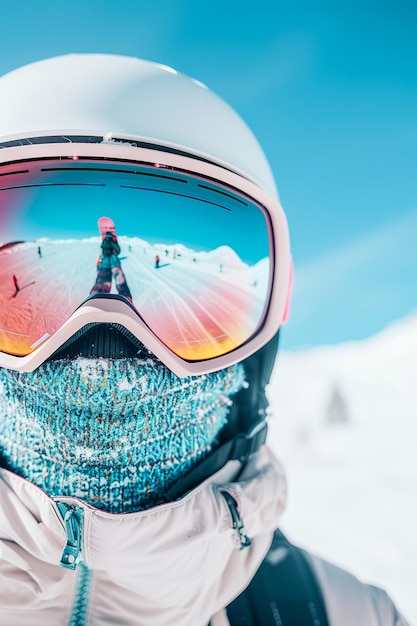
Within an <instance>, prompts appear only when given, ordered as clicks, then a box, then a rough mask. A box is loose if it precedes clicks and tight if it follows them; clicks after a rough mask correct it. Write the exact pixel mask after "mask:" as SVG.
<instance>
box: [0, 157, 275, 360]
mask: <svg viewBox="0 0 417 626" xmlns="http://www.w3.org/2000/svg"><path fill="white" fill-rule="evenodd" d="M269 257H270V252H269V237H268V226H267V218H266V215H265V212H264V211H263V210H262V209H261V208H260V207H259V206H258V205H257V204H255V203H254V202H253V201H251V200H249V199H248V198H246V197H245V196H242V195H238V194H236V193H235V192H233V191H232V190H230V189H228V188H227V187H223V186H220V185H219V184H217V183H212V182H210V181H207V180H204V179H201V178H199V177H197V176H191V175H187V174H183V173H178V172H172V171H170V170H168V169H162V168H161V169H160V170H158V169H157V168H155V167H154V168H151V167H142V166H138V165H131V164H125V163H115V162H111V163H109V162H81V161H75V162H73V161H58V160H57V161H51V160H48V161H39V162H35V163H31V164H30V165H27V164H25V166H23V167H22V166H16V165H15V166H8V169H6V168H3V172H2V176H1V178H0V351H2V352H7V353H9V354H15V355H20V356H22V355H26V354H29V353H30V352H32V351H33V350H35V349H36V347H37V346H38V345H40V344H41V343H43V342H44V341H45V340H46V339H47V338H48V337H50V336H52V335H53V334H54V333H55V332H56V331H57V330H58V329H59V328H60V327H61V326H62V324H63V323H64V322H65V321H66V320H67V319H68V318H69V317H70V316H71V314H72V313H73V312H74V310H75V309H76V308H77V307H78V306H79V305H80V304H81V303H82V302H84V301H85V300H86V298H89V297H91V296H93V297H94V296H95V295H96V294H101V295H102V294H118V295H119V296H121V297H123V298H125V299H127V300H128V301H129V302H130V303H132V304H133V306H134V307H135V308H136V310H137V312H138V314H139V315H140V317H141V318H142V319H143V320H144V322H145V323H146V324H147V326H148V327H149V328H150V329H151V331H152V332H153V333H154V334H155V335H156V336H157V337H158V338H159V339H160V340H161V341H162V342H163V343H164V344H165V345H166V346H167V347H168V348H169V349H170V350H171V351H172V352H174V353H175V354H176V355H178V356H180V357H182V358H183V359H186V360H191V361H195V360H205V359H210V358H213V357H216V356H220V355H222V354H226V353H227V352H229V351H231V350H233V349H234V348H236V347H238V346H240V345H242V344H243V343H244V342H245V341H247V340H248V339H249V338H250V337H251V336H252V335H253V333H254V332H255V331H256V329H257V328H258V326H259V324H260V323H261V321H262V317H263V314H264V312H265V308H266V306H267V301H268V297H269V280H270V261H269Z"/></svg>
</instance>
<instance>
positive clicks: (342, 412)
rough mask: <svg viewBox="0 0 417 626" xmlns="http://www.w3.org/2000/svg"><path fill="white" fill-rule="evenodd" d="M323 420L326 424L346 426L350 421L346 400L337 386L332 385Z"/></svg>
mask: <svg viewBox="0 0 417 626" xmlns="http://www.w3.org/2000/svg"><path fill="white" fill-rule="evenodd" d="M325 420H326V423H327V424H347V423H348V422H349V421H350V419H349V413H348V408H347V403H346V400H345V398H344V396H343V394H342V392H341V390H340V387H339V385H337V384H334V385H333V389H332V392H331V395H330V400H329V403H328V405H327V411H326V415H325Z"/></svg>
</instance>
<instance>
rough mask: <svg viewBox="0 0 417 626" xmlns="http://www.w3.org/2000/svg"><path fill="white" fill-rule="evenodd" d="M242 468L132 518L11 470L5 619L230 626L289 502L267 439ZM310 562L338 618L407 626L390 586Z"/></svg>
mask: <svg viewBox="0 0 417 626" xmlns="http://www.w3.org/2000/svg"><path fill="white" fill-rule="evenodd" d="M240 469H241V468H240V464H239V462H237V461H230V462H229V463H228V464H227V465H226V466H225V467H224V468H222V469H221V470H220V471H219V472H217V473H216V474H215V475H213V476H212V477H210V479H208V480H207V481H205V482H204V483H203V484H201V485H200V486H199V487H197V488H196V489H194V490H193V491H191V492H190V493H188V494H187V495H186V496H184V497H183V498H182V499H180V500H178V501H175V502H172V503H169V504H163V505H160V506H157V507H155V508H152V509H150V510H146V511H141V512H138V513H130V514H120V515H113V514H109V513H105V512H103V511H100V510H98V509H94V508H93V507H90V506H88V505H86V504H85V503H83V502H82V501H80V500H77V499H76V498H69V497H61V498H50V497H49V496H48V495H47V494H46V493H45V492H43V491H42V490H41V489H39V488H38V487H36V486H34V485H33V484H31V483H30V482H28V481H26V480H24V479H23V478H20V477H18V476H16V475H15V474H13V473H12V472H10V471H8V470H5V469H1V470H0V615H1V618H0V620H1V624H4V625H5V626H45V625H46V624H47V625H53V626H67V625H68V626H105V625H106V626H109V625H112V626H207V625H208V624H209V622H210V621H211V624H212V625H213V626H220V625H227V624H228V621H227V617H226V613H225V611H223V608H224V607H226V606H227V605H228V604H229V603H230V602H231V601H232V600H233V599H234V598H235V597H236V596H237V595H239V594H240V593H241V592H242V590H243V589H244V588H245V587H246V586H247V584H248V583H249V581H250V580H251V579H252V577H253V575H254V573H255V572H256V570H257V569H258V567H259V565H260V563H261V562H262V560H263V559H264V557H265V555H266V553H267V551H268V549H269V547H270V544H271V540H272V536H273V531H274V530H275V528H277V526H278V525H279V520H280V517H281V514H282V511H283V510H284V507H285V501H286V481H285V476H284V473H283V471H282V468H281V466H280V465H279V463H278V462H277V461H276V460H275V458H274V457H273V456H272V454H271V453H270V452H269V450H268V449H267V448H266V447H265V446H264V447H263V448H262V449H261V450H260V451H259V452H258V453H257V454H256V455H253V457H252V458H251V460H250V462H249V463H248V465H247V466H246V467H245V469H244V471H243V473H242V474H240V475H239V479H238V480H236V481H235V478H236V476H237V474H238V473H239V471H240ZM233 521H234V524H233ZM249 538H250V540H251V542H252V544H251V545H250V546H248V545H247V544H249V543H250V541H249ZM242 546H246V549H240V548H241V547H242ZM309 558H310V559H311V563H312V565H313V567H314V570H315V571H316V573H317V575H318V578H319V581H320V584H321V587H322V590H323V593H324V599H325V603H326V608H327V610H328V614H329V622H330V624H331V626H347V625H349V626H352V624H355V626H360V625H361V624H363V625H364V626H400V625H401V626H403V625H405V624H406V622H405V621H404V620H402V618H401V617H400V616H398V615H397V613H396V611H395V608H394V607H393V605H392V603H391V601H390V600H389V598H388V596H387V595H386V594H385V593H384V592H383V591H381V590H379V589H374V588H373V587H367V586H365V585H361V584H360V583H359V582H358V581H357V580H356V579H355V578H354V577H353V576H351V575H349V574H347V573H346V572H343V571H341V570H339V569H338V568H335V567H333V566H332V565H330V564H327V563H325V562H323V561H321V560H320V559H317V558H316V557H311V556H310V557H309ZM60 563H61V564H63V565H66V567H60ZM74 567H75V569H71V568H74ZM260 626H262V625H260Z"/></svg>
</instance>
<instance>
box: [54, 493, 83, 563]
mask: <svg viewBox="0 0 417 626" xmlns="http://www.w3.org/2000/svg"><path fill="white" fill-rule="evenodd" d="M56 505H57V507H58V511H59V513H60V514H61V517H62V520H63V522H64V525H65V531H66V533H67V543H66V544H65V547H64V551H63V552H62V556H61V561H60V563H59V565H60V566H61V567H65V568H66V569H72V570H74V569H75V568H76V567H77V563H78V562H79V561H80V559H81V542H82V521H83V515H84V509H83V508H82V507H80V506H75V505H74V504H67V503H66V502H59V501H56Z"/></svg>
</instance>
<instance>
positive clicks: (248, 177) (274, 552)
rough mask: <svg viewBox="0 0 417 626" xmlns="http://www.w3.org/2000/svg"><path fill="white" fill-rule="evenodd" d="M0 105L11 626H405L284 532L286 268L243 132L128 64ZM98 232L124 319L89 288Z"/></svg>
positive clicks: (259, 162)
mask: <svg viewBox="0 0 417 626" xmlns="http://www.w3.org/2000/svg"><path fill="white" fill-rule="evenodd" d="M0 93H1V98H0V112H1V115H0V157H1V164H0V170H1V171H0V174H1V176H0V191H1V194H0V198H1V204H0V285H1V289H0V410H1V416H2V417H1V422H0V449H1V454H2V458H1V461H2V462H1V466H2V467H1V469H0V507H1V515H0V554H1V560H0V607H1V613H2V620H3V623H5V624H8V625H9V626H13V625H16V626H24V625H25V624H30V625H31V626H37V625H39V626H41V625H42V626H44V624H57V625H58V624H59V625H60V624H71V625H77V626H78V625H82V624H89V625H90V626H101V625H102V624H103V625H104V624H115V625H116V624H117V625H125V626H138V625H143V626H153V625H155V626H156V625H158V626H163V625H167V626H168V625H169V626H173V625H181V626H187V625H190V626H207V625H208V624H211V625H212V626H220V625H227V624H230V625H234V624H247V625H249V624H259V625H262V626H268V624H297V625H300V626H303V625H304V624H306V625H307V624H316V625H317V624H321V625H322V626H324V625H325V624H329V625H330V626H344V625H345V624H349V625H350V624H359V623H361V624H381V625H387V626H388V625H394V624H395V625H397V626H399V625H400V624H406V621H405V620H404V618H402V617H401V616H400V615H399V613H398V611H397V610H396V608H395V607H394V605H393V603H392V601H391V600H390V598H389V597H388V596H387V594H386V593H385V592H383V591H382V590H380V589H377V588H375V587H372V586H366V585H363V584H362V583H360V582H359V581H358V580H356V578H354V577H353V576H352V575H350V574H349V573H347V572H344V571H342V570H340V569H339V568H337V567H335V566H333V565H331V564H329V563H327V562H325V561H322V560H321V559H319V558H317V557H316V556H313V555H311V554H307V553H306V552H304V551H302V550H299V549H298V548H296V547H295V546H293V545H292V544H291V543H290V542H289V541H288V540H287V539H286V537H285V536H284V535H283V534H282V533H281V532H280V531H279V530H278V529H279V525H280V518H281V515H282V513H283V511H284V508H285V501H286V479H285V474H284V471H283V468H282V467H281V465H280V463H279V462H278V461H277V460H276V459H275V457H274V456H273V455H272V453H271V451H270V450H269V448H268V446H267V445H266V444H265V438H266V431H267V426H266V414H267V400H266V396H265V386H266V385H267V384H268V381H269V378H270V375H271V370H272V367H273V364H274V361H275V356H276V351H277V345H278V335H279V332H280V327H281V325H282V324H283V322H284V321H285V319H286V316H287V312H288V305H289V295H290V288H291V273H292V270H291V267H292V265H291V254H290V241H289V234H288V227H287V222H286V218H285V214H284V211H283V209H282V207H281V205H280V203H279V200H278V195H277V190H276V187H275V183H274V179H273V176H272V173H271V170H270V168H269V165H268V163H267V160H266V158H265V156H264V154H263V152H262V149H261V147H260V146H259V144H258V142H257V140H256V139H255V137H254V136H253V134H252V133H251V131H250V130H249V129H248V127H247V126H246V125H245V124H244V122H243V121H242V120H241V119H240V117H239V116H238V115H237V114H236V113H235V112H234V111H233V110H232V109H231V108H230V107H229V106H228V105H227V104H226V103H225V102H223V100H221V99H220V98H219V97H218V96H216V95H215V94H214V93H212V92H211V91H210V90H209V89H207V88H206V87H205V86H204V85H202V84H201V83H199V82H198V81H195V80H193V79H190V78H188V77H186V76H184V75H182V74H179V73H177V72H175V71H174V70H172V69H171V68H167V67H165V66H161V65H158V64H155V63H151V62H148V61H143V60H140V59H134V58H129V57H122V56H115V55H100V54H97V55H94V54H92V55H66V56H62V57H56V58H52V59H48V60H45V61H41V62H37V63H33V64H31V65H28V66H25V67H23V68H20V69H18V70H15V71H13V72H11V73H9V74H7V75H5V76H3V77H2V78H1V79H0ZM103 220H104V222H105V223H106V224H109V223H111V224H112V228H114V230H110V231H109V232H111V233H112V237H111V239H112V240H113V242H114V241H115V240H116V241H117V242H118V246H121V247H122V248H123V250H126V251H127V253H126V256H125V257H123V267H124V271H125V272H126V276H128V280H129V297H128V296H127V295H126V294H123V293H120V291H118V290H117V289H116V288H115V287H113V291H112V289H111V285H110V289H106V290H101V291H100V290H98V291H96V292H94V290H91V284H94V281H95V280H96V275H95V274H96V267H95V266H96V254H97V249H98V247H99V246H100V245H101V242H102V240H103V239H102V233H101V231H100V224H102V223H103ZM104 239H106V235H104ZM109 240H110V237H109ZM40 245H41V246H42V260H40V259H39V258H37V256H36V251H37V249H38V247H39V246H40ZM119 249H120V248H119ZM161 257H163V258H164V263H159V264H158V272H155V265H154V264H155V259H156V258H158V259H161ZM219 267H221V268H222V271H221V272H219ZM12 276H18V277H19V291H18V292H17V293H15V294H14V293H13V283H12V281H11V277H12ZM90 291H93V292H92V293H90Z"/></svg>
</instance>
